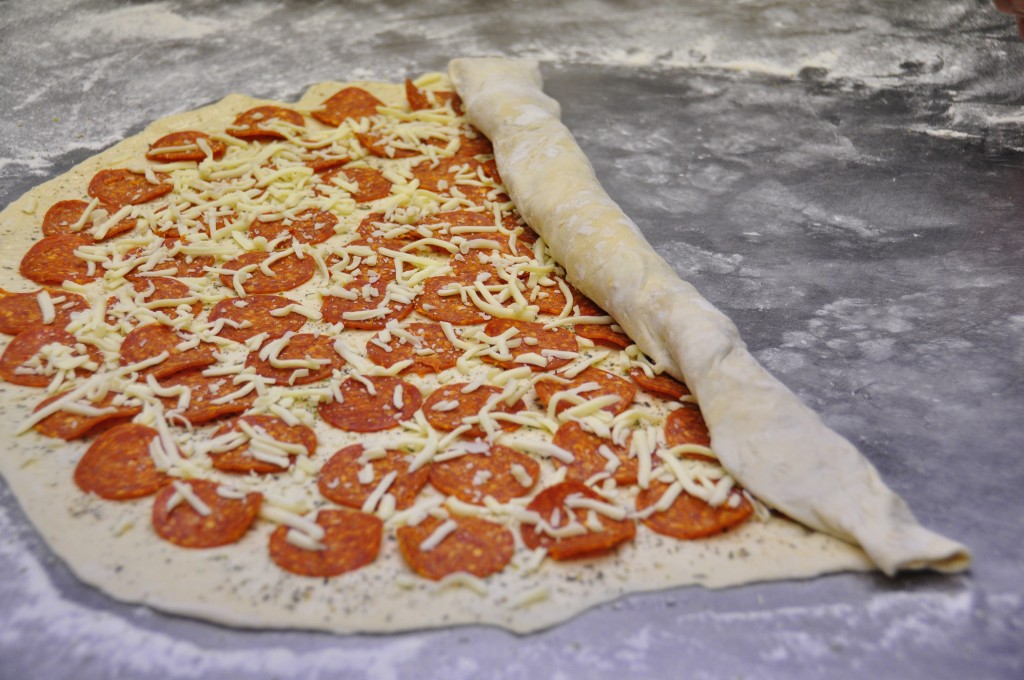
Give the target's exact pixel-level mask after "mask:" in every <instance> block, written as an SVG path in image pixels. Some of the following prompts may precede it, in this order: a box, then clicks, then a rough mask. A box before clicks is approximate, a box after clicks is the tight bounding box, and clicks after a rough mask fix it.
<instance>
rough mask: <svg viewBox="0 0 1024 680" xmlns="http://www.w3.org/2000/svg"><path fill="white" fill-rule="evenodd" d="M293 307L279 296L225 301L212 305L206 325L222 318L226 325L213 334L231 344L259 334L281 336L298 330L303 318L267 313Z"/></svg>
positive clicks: (296, 315)
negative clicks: (208, 321) (231, 341)
mask: <svg viewBox="0 0 1024 680" xmlns="http://www.w3.org/2000/svg"><path fill="white" fill-rule="evenodd" d="M293 304H296V303H295V301H294V300H289V299H288V298H286V297H282V296H280V295H250V296H249V297H247V298H229V299H227V300H221V301H220V302H218V303H217V304H216V305H214V306H213V309H212V310H210V323H214V322H216V321H217V320H218V319H225V320H226V323H225V324H224V326H223V328H221V330H220V332H218V333H217V335H219V336H220V337H222V338H227V339H228V340H234V341H235V342H245V341H246V340H248V339H249V338H251V337H252V336H254V335H259V334H260V333H267V334H269V335H272V336H274V335H284V334H285V333H287V332H288V331H298V330H299V329H300V328H302V326H303V324H305V323H306V317H304V316H302V315H301V314H299V313H298V312H288V313H287V314H284V315H282V316H275V315H274V314H271V312H273V311H276V310H279V309H281V308H282V307H287V306H288V305H293ZM239 326H241V327H239Z"/></svg>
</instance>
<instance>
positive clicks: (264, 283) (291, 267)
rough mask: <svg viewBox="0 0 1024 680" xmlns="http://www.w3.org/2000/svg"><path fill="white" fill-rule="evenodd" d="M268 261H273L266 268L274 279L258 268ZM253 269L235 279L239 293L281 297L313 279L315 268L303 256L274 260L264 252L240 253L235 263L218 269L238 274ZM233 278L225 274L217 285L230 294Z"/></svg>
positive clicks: (292, 255) (307, 257) (272, 255)
mask: <svg viewBox="0 0 1024 680" xmlns="http://www.w3.org/2000/svg"><path fill="white" fill-rule="evenodd" d="M271 258H275V259H274V260H273V261H272V262H271V263H270V265H269V267H270V270H271V271H273V272H274V275H273V276H267V275H266V274H265V273H263V270H262V269H261V268H260V266H259V265H260V264H261V263H263V262H264V261H265V260H269V259H271ZM253 265H256V266H255V268H254V269H253V270H252V271H250V272H248V273H247V274H246V273H243V274H242V275H241V276H240V277H239V278H240V279H241V282H242V290H244V291H245V292H246V293H247V294H249V295H265V294H267V293H281V292H284V291H286V290H291V289H293V288H298V287H299V286H301V285H302V284H304V283H305V282H306V281H309V280H310V279H311V278H313V274H314V273H315V272H316V265H315V264H314V263H313V258H312V257H309V256H306V257H303V258H301V259H300V258H299V257H298V256H297V255H295V254H294V253H292V254H289V255H285V256H284V257H277V256H276V255H275V254H274V253H266V252H251V253H242V254H241V255H239V256H238V257H236V258H235V259H233V260H229V261H227V262H225V263H224V264H223V266H222V268H223V269H230V270H232V271H238V270H239V269H243V268H245V267H250V266H253ZM234 278H235V277H234V276H232V275H229V274H221V275H220V280H221V283H223V284H224V285H225V286H227V287H228V288H231V289H232V290H234Z"/></svg>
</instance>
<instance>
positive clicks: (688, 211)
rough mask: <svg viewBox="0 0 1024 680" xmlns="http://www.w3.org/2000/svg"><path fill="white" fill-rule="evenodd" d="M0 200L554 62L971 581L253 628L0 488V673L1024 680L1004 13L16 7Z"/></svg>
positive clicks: (961, 7)
mask: <svg viewBox="0 0 1024 680" xmlns="http://www.w3.org/2000/svg"><path fill="white" fill-rule="evenodd" d="M0 46H2V48H0V102H2V104H3V110H4V115H3V118H2V120H0V205H6V204H7V203H8V202H10V201H12V200H13V199H15V198H16V197H18V196H19V195H21V193H23V192H24V191H26V190H27V189H29V188H30V187H31V186H33V185H35V184H37V183H39V182H41V181H43V180H46V179H48V178H51V177H54V176H56V175H58V174H60V173H61V172H63V171H64V170H66V169H68V168H69V167H71V166H72V165H73V164H74V163H76V162H78V161H80V160H82V159H83V158H85V157H87V156H89V155H91V154H93V153H95V152H96V151H98V150H99V149H102V148H104V147H106V146H108V145H110V144H112V143H114V142H115V141H117V140H119V139H121V138H123V137H124V136H126V135H130V134H132V133H134V132H137V131H138V130H140V129H141V128H142V127H144V125H145V124H146V123H148V122H149V121H151V120H153V119H156V118H160V117H162V116H165V115H167V114H170V113H173V112H177V111H182V110H187V109H192V108H195V107H197V106H200V105H203V104H206V103H209V102H211V101H215V100H217V99H219V98H220V97H222V96H223V95H225V94H228V93H230V92H235V91H239V92H244V93H246V94H251V95H255V96H266V97H272V98H279V99H286V100H287V99H294V98H296V97H297V96H298V95H299V94H300V93H301V92H302V90H303V89H304V88H305V87H306V86H307V85H309V84H311V83H313V82H317V81H320V80H327V79H335V80H354V79H385V80H397V79H400V78H402V77H405V76H407V75H410V76H415V75H417V74H419V73H421V72H423V71H428V70H438V69H442V68H444V66H445V64H446V62H447V60H448V58H449V57H452V56H474V55H484V54H503V55H507V56H524V57H532V58H537V59H540V60H541V61H542V62H543V71H544V74H545V77H546V89H547V91H548V92H549V93H550V94H551V95H553V96H554V97H555V98H557V99H558V100H559V101H560V102H561V103H562V106H563V111H564V119H565V121H566V123H567V124H568V125H569V127H570V128H571V129H572V130H573V131H574V132H575V133H576V134H577V137H578V139H579V141H580V143H581V145H582V146H583V147H584V150H585V151H587V153H588V155H589V156H590V157H591V159H592V160H593V163H594V165H595V167H596V169H597V172H598V174H599V176H600V177H601V179H602V181H603V182H604V183H605V186H606V188H607V189H608V191H609V193H611V194H612V196H613V197H614V198H615V199H616V200H618V201H620V202H621V204H622V205H623V207H624V209H625V210H626V212H627V213H628V214H630V215H631V216H632V217H633V218H634V219H635V220H636V221H637V222H638V223H639V224H640V226H641V228H642V229H643V230H644V232H645V233H646V234H647V236H648V238H649V239H650V240H651V241H652V243H654V245H655V247H656V248H657V249H658V250H659V251H660V252H661V253H662V254H663V255H664V256H665V258H666V259H667V260H668V261H669V262H670V263H671V264H672V265H673V266H674V267H675V268H676V270H677V271H678V272H679V273H680V275H681V276H683V278H685V279H687V280H689V281H691V282H692V283H694V284H695V285H696V286H697V287H698V288H699V289H700V290H701V291H702V292H703V293H704V295H705V296H706V297H708V298H709V299H710V300H711V301H712V302H714V303H715V304H716V305H718V306H719V307H720V308H722V309H723V310H724V311H726V312H727V313H728V314H729V315H730V316H731V317H732V318H733V320H734V321H735V322H736V324H737V325H738V326H739V328H740V330H741V332H742V333H743V335H744V338H745V340H746V341H747V343H748V344H749V345H750V347H751V349H752V351H753V352H754V354H755V355H756V356H757V357H758V359H760V360H761V361H762V362H763V363H764V364H765V365H766V366H767V367H768V368H769V369H770V370H771V371H773V372H774V373H775V374H776V375H777V376H778V377H779V378H780V379H781V380H783V382H785V383H786V384H787V385H789V386H790V387H791V388H792V389H793V390H795V391H796V392H797V393H798V394H799V395H800V396H801V397H802V398H803V399H805V400H806V402H807V403H808V404H810V405H811V406H812V407H813V408H815V409H817V410H818V411H819V413H821V414H822V416H823V417H824V419H825V420H826V421H827V422H828V423H829V424H830V425H832V426H833V427H834V428H836V429H837V430H838V431H839V432H841V433H842V434H844V435H845V436H847V437H848V438H850V439H851V440H852V441H853V442H854V443H856V444H857V445H858V446H859V447H861V449H862V450H863V451H864V453H865V454H866V455H867V456H868V457H869V458H870V459H871V460H872V461H873V462H874V463H875V464H876V465H877V466H878V467H879V469H880V470H881V472H882V474H883V476H884V477H885V479H886V480H887V481H888V482H889V483H890V484H891V485H892V486H893V487H894V488H895V489H896V490H897V491H898V492H900V493H901V494H903V495H904V496H905V498H906V499H907V500H908V502H909V503H910V505H911V507H912V508H913V510H914V512H915V513H916V514H917V515H918V516H919V517H920V518H922V519H923V521H924V523H925V524H926V525H927V526H929V527H931V528H934V529H936V530H938V531H940V532H943V533H946V534H948V535H950V536H952V537H953V538H956V539H958V540H960V541H963V542H965V543H967V544H968V546H969V547H970V548H971V549H972V550H973V552H974V556H975V564H974V568H973V569H972V571H971V572H970V573H968V574H964V575H958V576H951V577H947V576H939V575H934V574H917V575H906V576H901V577H899V578H896V579H886V578H884V577H882V576H879V575H852V574H843V575H835V576H828V577H824V578H820V579H816V580H813V581H806V582H783V583H766V584H756V585H751V586H746V587H741V588H733V589H729V590H724V591H707V590H703V589H700V588H680V589H675V590H671V591H666V592H659V593H653V594H645V595H636V596H630V597H626V598H623V599H621V600H619V601H617V602H614V603H611V604H608V605H605V606H601V607H597V608H595V609H593V610H591V611H588V612H586V613H585V614H583V615H581V616H579V617H577V618H575V619H573V620H572V621H570V622H568V623H566V624H564V625H562V626H558V627H555V628H553V629H551V630H548V631H544V632H541V633H537V634H533V635H527V636H515V635H512V634H509V633H506V632H503V631H500V630H496V629H491V628H479V627H465V628H459V629H453V630H440V631H430V632H418V633H408V634H399V635H387V636H359V635H357V636H349V637H336V636H330V635H321V634H311V633H299V632H287V631H269V632H247V631H238V630H231V629H227V628H222V627H218V626H214V625H210V624H206V623H202V622H198V621H194V620H189V619H185V618H180V617H172V616H166V615H163V614H160V613H158V612H154V611H151V610H148V609H146V608H143V607H136V606H131V605H125V604H121V603H117V602H114V601H112V600H110V599H109V598H107V597H106V596H104V595H102V594H101V593H99V592H97V591H94V590H92V589H91V588H86V587H83V586H81V585H80V584H79V583H78V582H77V581H75V579H74V578H73V577H72V576H71V574H70V572H69V571H68V570H67V568H66V567H65V566H64V565H63V564H62V563H61V562H60V561H59V560H57V559H56V558H55V557H53V556H52V554H50V553H49V551H48V550H47V548H46V546H45V545H44V544H42V542H41V540H40V539H39V538H38V536H37V535H36V534H35V533H34V531H33V529H32V528H31V526H30V525H29V524H28V523H27V521H26V519H25V517H24V516H23V515H22V514H21V512H20V510H19V509H18V507H17V504H16V503H15V502H14V500H13V498H12V496H11V494H10V492H9V491H8V490H7V487H6V486H5V485H3V484H2V483H0V535H2V536H3V537H4V538H3V541H2V544H0V574H2V575H3V577H2V578H0V678H2V679H4V680H6V679H7V678H28V677H32V678H72V677H74V678H140V679H142V678H145V679H148V678H182V679H184V678H204V677H243V676H244V677H248V678H252V679H253V680H256V679H260V680H262V679H264V678H267V679H269V678H283V677H303V678H306V679H307V680H314V679H317V678H328V677H330V678H350V677H351V678H361V677H373V678H397V677H445V678H447V679H450V680H456V679H459V678H476V677H493V678H526V677H530V678H540V677H543V678H572V677H587V678H663V677H688V678H705V677H707V678H718V677H756V678H762V677H768V678H774V677H785V678H803V677H865V676H870V675H874V676H880V677H900V678H940V677H948V678H953V677H957V678H959V677H972V678H973V677H991V678H1011V677H1018V678H1019V677H1022V676H1024V650H1022V648H1021V641H1022V640H1024V585H1022V580H1021V575H1022V572H1024V570H1022V568H1021V565H1022V563H1024V540H1022V538H1024V536H1022V533H1024V532H1022V531H1021V517H1022V515H1024V500H1022V498H1024V494H1022V493H1021V489H1022V488H1024V463H1022V462H1021V460H1020V457H1021V455H1022V453H1024V427H1022V426H1021V421H1022V416H1024V302H1022V291H1024V78H1022V77H1021V76H1022V74H1024V42H1021V41H1020V39H1019V38H1017V37H1016V35H1015V31H1014V28H1013V26H1012V23H1011V22H1010V21H1009V20H1008V19H1007V18H1006V17H1004V16H1002V15H1000V14H998V13H996V12H995V11H994V10H993V9H992V8H991V7H990V6H989V4H988V3H986V2H965V1H962V0H959V1H955V2H950V1H947V0H941V1H939V0H935V1H925V2H903V3H885V2H874V3H870V2H856V1H853V2H850V1H843V2H840V1H839V0H832V1H827V0H818V1H817V2H798V1H797V0H792V1H785V0H783V1H781V2H780V1H778V0H774V1H770V0H749V1H747V2H732V3H723V2H718V1H716V0H699V1H693V2H689V3H686V4H685V5H684V6H677V3H670V2H665V3H644V2H638V1H630V0H625V1H622V2H611V1H606V2H599V1H597V0H593V1H589V2H565V3H562V4H561V5H559V6H554V5H552V4H551V3H540V2H538V3H520V4H517V5H515V7H512V6H506V4H505V3H497V2H472V1H471V0H464V1H461V2H460V1H455V0H452V1H449V2H435V3H413V2H390V3H372V2H359V3H328V2H321V3H312V2H295V3H286V2H270V1H265V2H242V1H234V2H231V1H225V2H218V3H200V2H189V1H188V0H167V1H165V2H154V3H130V4H129V3H118V2H112V1H102V0H91V1H85V2H79V3H69V2H60V1H58V0H39V1H36V2H17V1H15V0H0Z"/></svg>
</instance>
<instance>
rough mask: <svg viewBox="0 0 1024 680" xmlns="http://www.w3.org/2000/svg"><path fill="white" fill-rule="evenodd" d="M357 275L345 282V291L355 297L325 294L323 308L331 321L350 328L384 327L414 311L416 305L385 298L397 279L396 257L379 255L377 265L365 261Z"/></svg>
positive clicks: (321, 308)
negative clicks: (369, 314)
mask: <svg viewBox="0 0 1024 680" xmlns="http://www.w3.org/2000/svg"><path fill="white" fill-rule="evenodd" d="M358 271H359V273H358V274H356V275H355V278H354V279H353V280H352V281H351V282H349V283H347V284H346V285H345V290H347V291H350V292H351V293H354V294H355V299H354V300H349V299H348V298H345V297H336V296H333V295H324V296H323V301H322V303H321V305H320V311H321V312H322V313H323V315H324V321H326V322H328V323H338V322H341V323H344V324H345V326H346V327H348V328H360V329H364V330H381V329H382V328H384V327H385V326H387V324H388V322H389V321H401V320H402V319H404V318H405V317H407V316H409V313H410V312H412V304H411V303H408V302H399V301H397V300H391V299H387V300H385V298H387V297H388V285H389V284H391V283H394V282H395V279H396V275H395V265H394V260H392V259H391V258H389V257H385V256H383V255H378V256H377V264H376V265H373V266H370V265H367V264H365V263H364V264H362V265H361V266H360V267H359V270H358ZM371 310H381V311H380V312H378V313H377V315H376V316H372V317H370V318H351V317H353V316H356V317H358V316H360V315H361V314H362V313H363V312H369V311H371Z"/></svg>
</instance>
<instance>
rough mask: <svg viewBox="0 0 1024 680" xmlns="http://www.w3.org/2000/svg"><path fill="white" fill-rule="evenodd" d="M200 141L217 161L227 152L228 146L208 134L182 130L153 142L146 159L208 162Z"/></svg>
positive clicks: (164, 161)
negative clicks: (208, 148) (204, 142)
mask: <svg viewBox="0 0 1024 680" xmlns="http://www.w3.org/2000/svg"><path fill="white" fill-rule="evenodd" d="M200 139H203V140H205V141H206V144H207V145H208V146H209V147H210V152H211V153H212V154H213V158H215V159H218V158H220V157H221V156H223V155H224V152H225V151H227V148H228V147H227V144H225V143H224V142H222V141H220V140H219V139H211V138H210V136H209V135H208V134H206V133H204V132H198V131H196V130H182V131H181V132H172V133H171V134H169V135H164V136H163V137H161V138H160V139H158V140H156V141H155V142H153V143H152V144H151V145H150V146H149V151H147V152H146V158H148V159H149V160H151V161H155V162H158V163H178V162H181V161H203V160H206V152H205V151H203V150H202V149H201V148H200V147H199V144H198V140H200ZM177 147H183V148H177ZM185 147H187V148H185Z"/></svg>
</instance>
